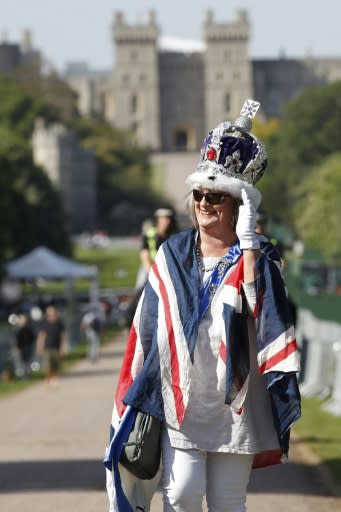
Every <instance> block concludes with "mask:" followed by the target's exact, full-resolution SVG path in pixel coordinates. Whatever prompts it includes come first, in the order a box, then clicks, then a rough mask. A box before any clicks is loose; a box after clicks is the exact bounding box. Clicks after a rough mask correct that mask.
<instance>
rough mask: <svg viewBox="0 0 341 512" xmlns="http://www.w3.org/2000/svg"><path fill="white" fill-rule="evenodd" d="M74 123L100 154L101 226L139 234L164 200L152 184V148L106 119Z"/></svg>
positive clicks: (81, 136) (80, 133)
mask: <svg viewBox="0 0 341 512" xmlns="http://www.w3.org/2000/svg"><path fill="white" fill-rule="evenodd" d="M73 126H74V129H75V130H76V132H77V134H78V135H79V137H80V138H81V140H82V144H83V146H85V147H86V148H88V149H91V150H92V151H94V153H95V155H96V160H97V168H98V216H99V224H100V226H101V227H102V228H105V229H106V230H108V231H109V232H110V233H112V234H137V233H139V230H140V227H141V223H142V221H143V220H144V219H145V218H146V217H148V216H150V215H151V214H152V212H153V211H154V210H155V209H156V208H157V207H158V206H159V205H160V201H161V200H162V199H161V198H160V196H159V195H158V194H157V193H156V192H155V191H154V190H153V187H152V172H151V166H150V161H149V157H150V153H149V151H148V149H146V148H141V147H139V146H137V145H136V144H135V143H134V142H133V140H132V137H131V135H130V134H129V133H128V132H124V131H121V130H118V129H116V128H114V127H112V126H111V125H109V124H108V123H106V122H105V121H99V120H93V119H85V118H82V119H79V120H77V121H76V122H75V123H74V125H73ZM163 202H164V203H166V202H165V201H163Z"/></svg>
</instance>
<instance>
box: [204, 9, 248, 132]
mask: <svg viewBox="0 0 341 512" xmlns="http://www.w3.org/2000/svg"><path fill="white" fill-rule="evenodd" d="M249 36H250V28H249V22H248V17H247V12H246V11H244V10H239V11H237V13H236V19H235V21H234V22H233V23H215V22H214V20H213V13H212V11H208V13H207V16H206V21H205V24H204V39H205V43H206V51H205V56H204V62H205V64H204V65H205V121H206V132H208V131H209V130H211V129H212V128H214V127H215V126H216V125H217V124H218V123H219V122H221V121H223V120H225V119H228V120H230V121H233V120H234V119H235V118H236V117H237V116H238V114H239V112H240V109H241V107H242V106H243V103H244V101H245V99H247V98H252V95H253V92H252V68H251V62H250V59H249V55H248V41H249Z"/></svg>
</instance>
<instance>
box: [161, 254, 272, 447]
mask: <svg viewBox="0 0 341 512" xmlns="http://www.w3.org/2000/svg"><path fill="white" fill-rule="evenodd" d="M215 259H216V261H218V260H219V258H215ZM212 263H214V258H204V265H205V266H206V267H211V266H212ZM229 272H231V269H230V270H229ZM210 274H211V272H202V278H203V282H205V281H206V279H208V277H209V276H210ZM243 287H244V291H245V296H246V299H247V302H248V307H249V309H250V311H253V308H254V305H255V302H256V300H255V295H256V294H255V286H254V283H248V284H244V285H243ZM212 309H213V301H212V305H211V307H210V308H209V310H208V311H207V313H206V314H205V315H204V317H203V318H202V320H201V322H200V325H199V332H198V339H197V343H196V347H195V351H194V363H193V367H192V377H191V387H190V393H189V401H188V406H187V410H186V415H185V418H184V421H183V424H182V425H181V427H180V429H179V430H176V429H173V428H170V427H169V426H167V431H168V435H169V438H170V442H171V445H172V446H173V447H174V448H180V449H191V448H196V449H199V450H203V451H211V452H230V453H248V454H253V453H257V452H260V451H263V450H271V449H276V448H279V443H278V439H277V434H276V431H275V428H274V426H273V419H272V413H271V405H270V399H269V395H268V392H267V390H266V384H265V378H264V376H261V375H259V374H258V371H257V362H256V352H257V351H256V333H255V326H254V320H253V318H252V316H251V315H250V317H249V319H248V331H249V343H250V382H249V388H248V394H247V397H246V401H245V404H244V410H243V412H242V414H241V415H238V414H236V413H234V412H233V411H232V410H231V409H230V407H229V406H228V405H226V404H225V403H224V398H225V393H224V392H223V391H220V390H218V389H217V385H218V381H217V361H218V355H219V348H220V342H221V327H220V326H221V323H220V322H217V321H216V322H214V321H213V318H212ZM214 315H215V316H216V311H215V312H214ZM221 315H222V311H221Z"/></svg>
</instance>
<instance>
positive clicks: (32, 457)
mask: <svg viewBox="0 0 341 512" xmlns="http://www.w3.org/2000/svg"><path fill="white" fill-rule="evenodd" d="M123 350H124V341H123V340H122V339H116V340H115V341H113V342H112V343H110V344H109V345H107V346H106V347H105V348H104V349H103V350H102V355H101V359H100V361H98V362H97V363H96V364H91V363H89V362H88V361H81V362H80V363H78V364H77V365H75V366H74V367H73V368H72V370H71V371H70V372H69V373H68V374H67V375H65V376H64V377H62V379H61V382H60V385H59V387H58V389H56V390H54V391H52V390H49V389H47V387H46V385H45V384H44V383H39V384H37V385H34V386H33V387H31V388H29V389H27V390H25V391H22V392H20V393H18V394H17V395H15V396H10V397H7V398H4V399H1V400H0V511H1V512H23V511H25V512H26V511H27V512H31V511H32V512H55V511H56V512H75V511H77V510H79V511H82V512H102V511H107V509H108V506H107V497H106V492H105V488H104V468H103V466H102V462H101V461H102V458H103V454H104V445H105V443H106V439H107V436H108V425H109V422H110V415H111V408H112V400H113V389H114V386H115V380H116V378H117V375H118V371H119V367H120V363H121V357H122V354H123ZM299 448H300V447H299V444H297V443H296V444H294V445H293V450H292V460H291V462H290V463H289V464H286V465H282V466H280V467H275V468H270V469H262V470H257V471H254V472H253V475H252V481H251V483H250V488H249V494H248V505H249V508H248V512H259V511H262V512H274V510H275V511H276V512H282V511H283V512H284V511H285V512H336V511H340V510H341V498H332V497H330V496H328V493H327V491H326V488H324V487H323V485H322V482H321V479H320V477H319V473H318V472H317V471H316V465H314V464H311V463H309V464H307V463H306V461H305V458H302V453H301V450H300V449H299ZM159 511H160V512H161V511H162V505H161V498H160V495H159V494H157V495H156V496H155V498H154V500H153V506H152V512H159Z"/></svg>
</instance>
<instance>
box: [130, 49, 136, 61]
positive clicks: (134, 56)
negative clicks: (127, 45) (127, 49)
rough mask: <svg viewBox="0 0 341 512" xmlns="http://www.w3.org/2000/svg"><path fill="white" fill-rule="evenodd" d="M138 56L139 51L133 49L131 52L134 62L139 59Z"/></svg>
mask: <svg viewBox="0 0 341 512" xmlns="http://www.w3.org/2000/svg"><path fill="white" fill-rule="evenodd" d="M137 56H138V53H137V51H136V50H132V52H131V54H130V58H131V60H132V61H133V62H136V61H137Z"/></svg>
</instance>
